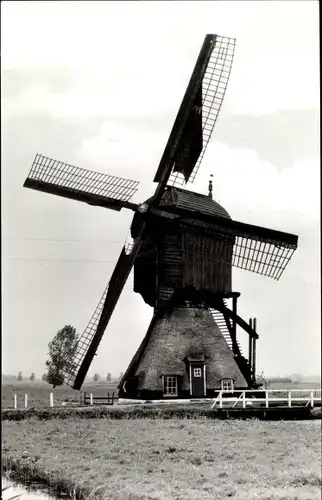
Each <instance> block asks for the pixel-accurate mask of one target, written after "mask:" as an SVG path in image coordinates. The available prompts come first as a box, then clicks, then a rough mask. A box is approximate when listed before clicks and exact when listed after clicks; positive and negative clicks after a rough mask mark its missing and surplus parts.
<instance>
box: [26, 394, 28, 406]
mask: <svg viewBox="0 0 322 500" xmlns="http://www.w3.org/2000/svg"><path fill="white" fill-rule="evenodd" d="M25 408H28V394H25Z"/></svg>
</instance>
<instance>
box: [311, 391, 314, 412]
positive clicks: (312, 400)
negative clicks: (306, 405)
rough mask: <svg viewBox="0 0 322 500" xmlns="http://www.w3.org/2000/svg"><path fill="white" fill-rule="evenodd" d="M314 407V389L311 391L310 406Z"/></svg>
mask: <svg viewBox="0 0 322 500" xmlns="http://www.w3.org/2000/svg"><path fill="white" fill-rule="evenodd" d="M313 407H314V391H311V408H313Z"/></svg>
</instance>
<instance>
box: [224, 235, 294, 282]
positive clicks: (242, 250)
mask: <svg viewBox="0 0 322 500" xmlns="http://www.w3.org/2000/svg"><path fill="white" fill-rule="evenodd" d="M296 248H297V247H296V246H294V245H291V244H286V243H282V242H280V243H277V242H276V241H273V240H267V239H264V238H261V237H259V238H258V239H257V238H256V239H255V238H254V237H253V236H251V237H250V236H247V235H244V236H236V238H235V245H234V250H233V259H232V265H233V266H234V267H238V268H240V269H245V270H246V271H251V272H253V273H257V274H261V275H262V276H267V277H269V278H273V279H275V280H277V281H278V280H279V279H280V277H281V276H282V274H283V272H284V270H285V268H286V266H287V264H288V262H289V261H290V259H291V257H292V255H293V253H294V252H295V250H296Z"/></svg>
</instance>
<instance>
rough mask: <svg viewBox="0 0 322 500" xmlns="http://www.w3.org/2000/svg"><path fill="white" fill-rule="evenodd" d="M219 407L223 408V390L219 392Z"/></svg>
mask: <svg viewBox="0 0 322 500" xmlns="http://www.w3.org/2000/svg"><path fill="white" fill-rule="evenodd" d="M219 408H222V391H220V393H219Z"/></svg>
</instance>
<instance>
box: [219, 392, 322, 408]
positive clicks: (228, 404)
mask: <svg viewBox="0 0 322 500" xmlns="http://www.w3.org/2000/svg"><path fill="white" fill-rule="evenodd" d="M278 393H281V394H282V396H280V397H276V396H277V394H278ZM303 393H306V394H308V393H309V395H306V396H303V395H302V396H300V397H299V396H298V394H303ZM229 394H231V396H229ZM236 394H239V396H238V397H237V396H236ZM317 394H319V397H318V396H317ZM263 395H265V397H261V396H263ZM316 402H319V403H320V405H321V389H314V390H308V389H294V390H292V389H291V390H288V391H285V389H270V390H265V391H263V390H258V389H256V390H255V389H254V390H236V391H235V390H234V391H233V392H231V391H220V392H219V394H218V396H217V397H216V398H215V399H214V400H213V403H212V405H211V408H215V407H216V406H217V407H218V406H219V408H235V407H237V406H238V405H241V407H242V408H247V406H248V407H249V406H252V407H255V406H260V407H261V406H265V408H269V407H270V405H271V406H275V407H276V406H287V407H288V408H292V406H293V407H295V406H297V407H298V406H311V408H313V407H314V405H315V403H316ZM292 403H293V405H292Z"/></svg>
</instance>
